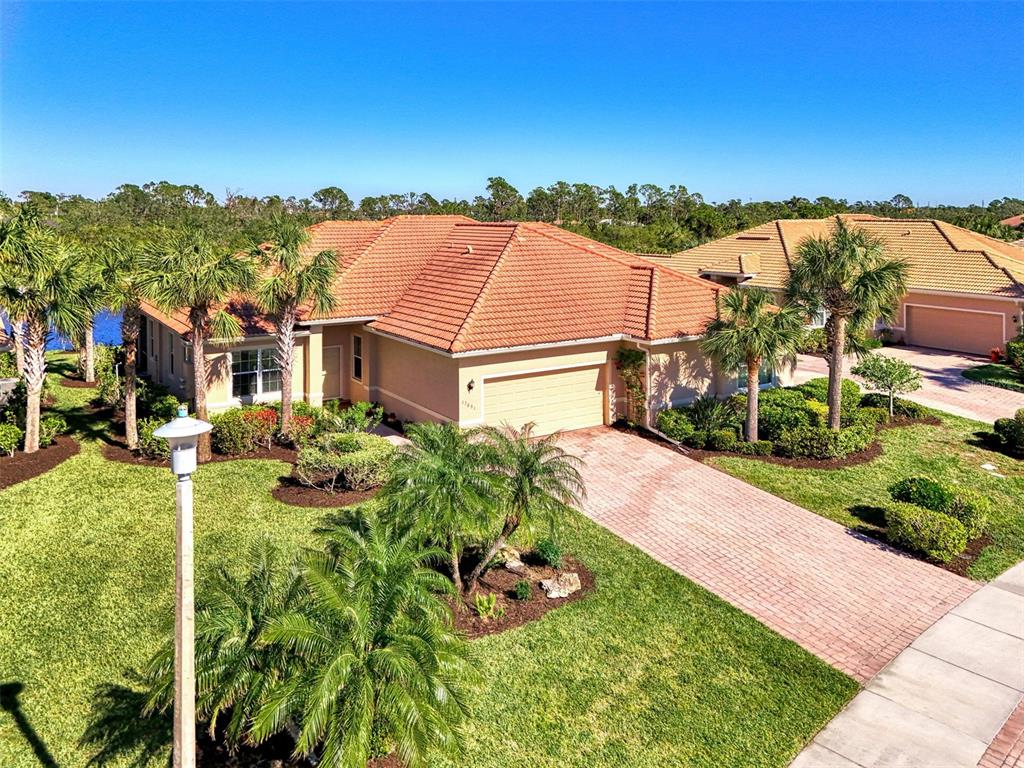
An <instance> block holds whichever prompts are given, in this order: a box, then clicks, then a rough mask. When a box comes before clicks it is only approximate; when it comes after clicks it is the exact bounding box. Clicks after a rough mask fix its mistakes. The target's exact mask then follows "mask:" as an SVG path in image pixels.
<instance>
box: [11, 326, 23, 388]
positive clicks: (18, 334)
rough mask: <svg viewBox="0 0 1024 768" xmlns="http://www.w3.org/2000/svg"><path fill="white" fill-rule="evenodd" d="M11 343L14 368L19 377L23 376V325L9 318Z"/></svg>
mask: <svg viewBox="0 0 1024 768" xmlns="http://www.w3.org/2000/svg"><path fill="white" fill-rule="evenodd" d="M11 341H12V342H13V343H14V367H15V369H16V370H17V371H18V375H19V376H24V375H25V324H24V323H23V322H22V321H21V320H16V319H14V318H13V317H12V318H11Z"/></svg>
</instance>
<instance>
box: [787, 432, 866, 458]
mask: <svg viewBox="0 0 1024 768" xmlns="http://www.w3.org/2000/svg"><path fill="white" fill-rule="evenodd" d="M874 434H875V433H874V430H873V429H869V428H866V427H863V426H854V427H845V428H844V429H841V430H839V431H838V432H835V431H833V430H831V429H829V428H828V427H826V426H816V427H798V428H796V429H787V430H785V431H784V432H783V433H782V437H781V438H780V439H779V441H778V442H777V443H776V444H775V448H776V450H777V451H778V452H779V453H780V454H781V455H783V456H789V457H791V458H806V459H841V458H843V457H845V456H849V455H850V454H851V453H858V452H859V451H863V450H864V449H865V448H867V447H868V446H869V445H871V441H872V440H873V439H874Z"/></svg>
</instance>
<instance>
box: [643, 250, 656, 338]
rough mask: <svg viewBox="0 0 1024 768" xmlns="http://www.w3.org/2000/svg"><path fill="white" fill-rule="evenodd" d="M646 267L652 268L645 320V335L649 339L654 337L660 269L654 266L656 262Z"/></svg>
mask: <svg viewBox="0 0 1024 768" xmlns="http://www.w3.org/2000/svg"><path fill="white" fill-rule="evenodd" d="M644 269H650V270H651V277H650V281H649V283H648V286H647V318H646V320H645V321H644V335H645V336H646V337H647V338H648V339H652V338H654V304H655V302H656V301H657V294H658V278H657V274H658V271H657V270H656V269H655V268H654V264H651V265H650V266H649V267H644Z"/></svg>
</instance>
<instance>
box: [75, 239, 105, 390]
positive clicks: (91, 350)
mask: <svg viewBox="0 0 1024 768" xmlns="http://www.w3.org/2000/svg"><path fill="white" fill-rule="evenodd" d="M76 251H77V252H78V254H79V259H80V262H79V264H80V267H81V274H82V286H81V290H82V292H83V294H84V295H85V296H86V298H87V300H88V302H89V303H90V304H91V305H92V306H99V305H100V304H102V295H103V288H104V286H103V283H102V277H101V275H100V271H99V265H98V264H97V262H96V254H95V252H94V251H92V250H91V249H89V248H86V247H83V246H81V244H79V245H78V246H77V247H76ZM95 319H96V318H95V314H94V313H92V312H90V313H89V315H88V317H86V318H85V322H84V324H83V325H82V330H81V331H80V332H79V333H78V336H77V337H76V338H75V339H74V341H75V346H77V347H78V370H79V373H81V374H82V379H83V380H84V381H86V382H88V383H90V384H92V383H93V382H95V381H96V337H95V333H94V324H95Z"/></svg>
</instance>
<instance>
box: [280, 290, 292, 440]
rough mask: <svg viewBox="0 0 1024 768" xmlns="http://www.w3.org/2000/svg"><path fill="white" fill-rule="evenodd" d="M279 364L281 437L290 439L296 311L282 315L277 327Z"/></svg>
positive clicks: (288, 311)
mask: <svg viewBox="0 0 1024 768" xmlns="http://www.w3.org/2000/svg"><path fill="white" fill-rule="evenodd" d="M277 364H278V365H279V366H281V423H280V427H279V428H280V432H281V437H282V438H284V439H285V440H287V439H288V436H289V433H290V432H291V429H292V368H293V367H294V365H295V312H294V310H291V309H288V310H286V311H285V312H284V313H282V315H281V323H280V325H279V326H278V329H277Z"/></svg>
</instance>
